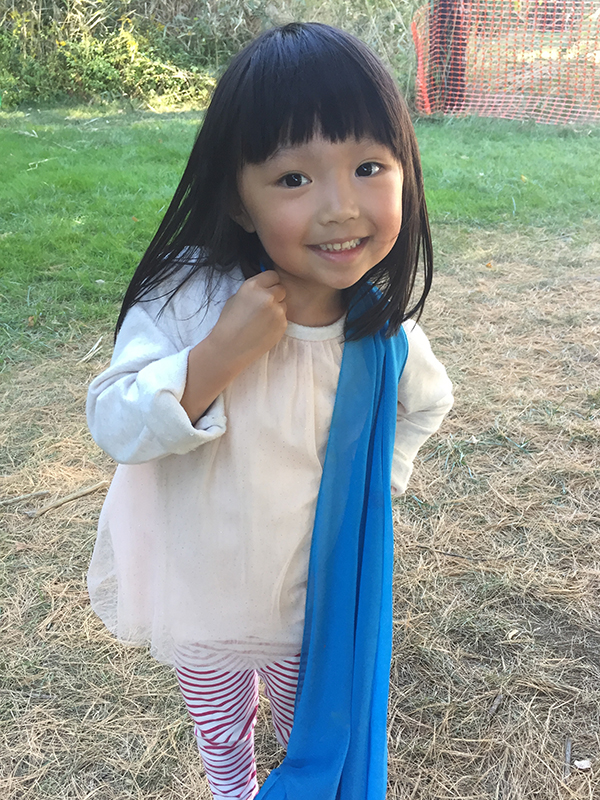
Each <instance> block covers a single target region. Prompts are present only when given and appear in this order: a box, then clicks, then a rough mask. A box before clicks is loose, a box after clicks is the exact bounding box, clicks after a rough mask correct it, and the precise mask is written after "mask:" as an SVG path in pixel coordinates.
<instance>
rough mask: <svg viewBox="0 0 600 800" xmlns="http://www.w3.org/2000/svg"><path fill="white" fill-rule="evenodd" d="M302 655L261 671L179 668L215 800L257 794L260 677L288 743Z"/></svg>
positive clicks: (280, 735)
mask: <svg viewBox="0 0 600 800" xmlns="http://www.w3.org/2000/svg"><path fill="white" fill-rule="evenodd" d="M299 664H300V656H294V657H293V658H287V659H285V660H283V661H279V662H277V663H275V664H269V665H268V666H266V667H263V668H261V669H259V670H245V671H243V672H224V671H221V670H192V669H190V668H189V667H184V666H179V667H177V669H176V674H177V680H178V681H179V687H180V689H181V693H182V694H183V699H184V700H185V704H186V706H187V709H188V711H189V713H190V715H191V717H192V719H193V720H194V723H195V725H194V733H195V735H196V740H197V742H198V749H199V750H200V755H201V756H202V762H203V764H204V769H205V771H206V776H207V778H208V782H209V785H210V788H211V790H212V793H213V795H214V798H215V800H250V798H252V797H254V796H255V795H256V794H257V792H258V784H257V781H256V765H255V762H254V725H255V724H256V713H257V710H258V680H259V677H260V678H262V680H263V682H264V684H265V693H266V695H267V698H268V699H269V702H270V704H271V714H272V717H273V725H274V727H275V734H276V736H277V740H278V741H279V743H280V744H281V745H283V746H284V747H286V746H287V743H288V739H289V738H290V732H291V730H292V723H293V720H294V701H295V698H296V686H297V684H298V667H299Z"/></svg>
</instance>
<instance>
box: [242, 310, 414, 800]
mask: <svg viewBox="0 0 600 800" xmlns="http://www.w3.org/2000/svg"><path fill="white" fill-rule="evenodd" d="M367 297H368V296H367ZM364 301H365V299H363V302H364ZM359 305H363V303H359V304H357V305H356V306H355V310H358V306H359ZM363 307H364V306H363ZM407 354H408V343H407V341H406V334H405V333H404V331H403V330H402V329H401V330H400V333H399V334H398V335H397V336H394V337H391V338H385V335H384V332H383V331H381V332H379V333H378V334H375V335H374V336H369V337H366V338H363V339H359V340H358V341H348V342H346V344H345V345H344V353H343V357H342V365H341V368H340V377H339V382H338V388H337V394H336V398H335V405H334V409H333V416H332V420H331V428H330V432H329V440H328V443H327V453H326V457H325V464H324V467H323V476H322V478H321V486H320V490H319V497H318V500H317V509H316V515H315V524H314V529H313V536H312V546H311V552H310V563H309V572H308V588H307V598H306V616H305V623H304V638H303V643H302V656H301V661H300V679H299V682H298V693H297V697H296V713H295V718H294V725H293V728H292V733H291V737H290V741H289V745H288V751H287V755H286V757H285V760H284V761H283V763H282V764H281V766H280V767H279V768H278V769H275V770H273V772H271V774H270V775H269V777H268V779H267V780H266V782H265V784H264V785H263V787H262V789H261V791H260V792H259V795H258V798H257V800H383V798H385V795H386V786H387V705H388V690H389V673H390V661H391V650H392V569H393V529H392V504H391V491H390V483H391V464H392V455H393V447H394V434H395V430H396V414H397V403H398V381H399V379H400V375H401V374H402V370H403V369H404V364H405V362H406V356H407Z"/></svg>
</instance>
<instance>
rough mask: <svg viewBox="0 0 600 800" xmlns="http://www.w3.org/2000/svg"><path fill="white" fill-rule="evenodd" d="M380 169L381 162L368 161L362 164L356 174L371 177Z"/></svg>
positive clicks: (361, 176) (360, 176)
mask: <svg viewBox="0 0 600 800" xmlns="http://www.w3.org/2000/svg"><path fill="white" fill-rule="evenodd" d="M380 171H381V165H380V164H376V163H375V162H374V161H367V162H366V163H364V164H361V165H360V167H359V168H358V169H357V170H356V174H357V175H358V177H359V178H370V177H371V176H372V175H377V173H378V172H380Z"/></svg>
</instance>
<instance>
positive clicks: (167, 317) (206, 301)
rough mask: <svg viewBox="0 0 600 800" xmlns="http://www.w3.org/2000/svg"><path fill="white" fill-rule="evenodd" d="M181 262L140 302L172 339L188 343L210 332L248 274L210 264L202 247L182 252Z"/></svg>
mask: <svg viewBox="0 0 600 800" xmlns="http://www.w3.org/2000/svg"><path fill="white" fill-rule="evenodd" d="M178 261H179V266H178V268H177V270H176V271H175V272H173V273H172V274H171V275H169V276H168V277H167V278H165V279H164V280H163V281H162V282H161V283H160V285H159V286H157V287H155V288H154V289H153V290H152V291H150V292H149V293H148V294H147V295H146V296H145V297H144V298H143V299H142V300H141V301H139V303H138V305H139V307H140V310H141V311H143V312H145V314H147V315H148V316H149V317H150V318H151V320H152V322H153V323H154V325H156V326H157V327H158V328H160V329H161V330H162V331H163V332H164V333H166V334H167V335H168V336H169V338H175V339H178V340H179V341H180V343H182V344H184V345H185V344H187V343H188V342H190V341H198V340H199V338H204V336H207V335H208V334H209V333H210V331H211V330H212V329H213V327H214V326H215V324H216V322H217V320H218V319H219V316H220V314H221V311H222V309H223V306H224V305H225V303H226V302H227V300H228V299H229V298H230V297H231V296H232V295H234V294H235V293H236V292H237V291H238V289H239V288H240V286H241V285H242V283H243V281H244V277H243V275H242V271H241V269H240V268H239V267H234V268H233V269H231V270H227V271H225V270H222V269H221V268H220V267H219V266H211V265H207V264H206V263H205V258H204V256H203V253H202V251H201V250H200V249H199V248H188V249H186V250H185V251H182V252H181V253H180V255H179V256H178ZM203 262H204V263H203Z"/></svg>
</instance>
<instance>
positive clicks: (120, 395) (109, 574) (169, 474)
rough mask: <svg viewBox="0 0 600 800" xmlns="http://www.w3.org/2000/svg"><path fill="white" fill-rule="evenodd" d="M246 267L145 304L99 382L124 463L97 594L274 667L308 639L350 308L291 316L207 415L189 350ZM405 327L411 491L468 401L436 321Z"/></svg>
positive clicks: (179, 639)
mask: <svg viewBox="0 0 600 800" xmlns="http://www.w3.org/2000/svg"><path fill="white" fill-rule="evenodd" d="M242 280H243V279H242V276H241V273H239V272H236V273H233V274H230V275H224V276H223V277H221V278H219V280H218V282H217V283H216V285H215V286H213V287H212V290H211V292H210V302H209V303H207V302H206V296H205V295H206V285H205V280H204V278H203V277H202V276H201V275H197V276H194V277H193V278H192V279H190V281H188V283H187V284H186V286H185V288H184V289H183V290H181V291H179V292H178V293H177V294H176V295H175V296H174V298H173V300H172V301H171V302H170V303H168V304H167V305H166V307H164V308H163V306H164V298H155V299H153V300H150V301H148V302H142V303H138V304H137V305H135V306H133V308H131V309H130V311H129V312H128V314H127V316H126V318H125V321H124V324H123V327H122V329H121V331H120V333H119V336H118V337H117V342H116V346H115V350H114V355H113V358H112V361H111V364H110V366H109V367H108V369H107V370H105V372H103V373H102V374H101V375H99V376H98V377H97V378H96V379H95V380H94V381H93V383H92V384H91V386H90V390H89V395H88V404H87V414H88V423H89V426H90V430H91V433H92V436H93V437H94V439H95V441H96V442H97V443H98V444H99V445H100V447H101V448H102V449H103V450H105V451H106V452H107V453H108V454H109V455H111V456H112V457H113V458H114V459H115V461H117V462H119V466H118V468H117V471H116V474H115V477H114V479H113V482H112V484H111V487H110V490H109V493H108V495H107V498H106V501H105V504H104V507H103V509H102V513H101V516H100V521H99V530H98V539H97V541H96V546H95V549H94V555H93V558H92V562H91V565H90V570H89V575H88V586H89V591H90V598H91V601H92V605H93V607H94V609H95V611H96V612H97V613H98V614H99V616H100V617H101V618H102V620H103V621H104V622H105V624H106V625H107V627H108V628H109V629H110V630H112V631H113V632H114V633H115V634H116V635H117V636H118V637H119V638H121V639H123V640H125V641H128V642H132V643H139V644H143V643H148V642H149V643H150V645H151V649H152V652H153V654H154V655H155V656H156V657H157V658H158V659H159V660H161V661H165V662H167V663H176V662H179V663H181V662H185V663H189V664H194V665H199V666H203V665H204V666H206V665H209V666H215V665H218V666H220V667H221V668H230V669H244V668H252V667H260V666H262V665H264V664H266V663H269V662H272V661H275V660H277V659H279V658H285V657H287V656H290V655H294V654H296V653H298V652H299V650H300V645H301V640H302V629H303V615H304V600H305V592H306V578H307V571H308V557H309V550H310V538H311V532H312V524H313V519H314V512H315V506H316V500H317V494H318V490H319V484H320V479H321V472H322V466H323V461H324V456H325V449H326V445H327V437H328V433H329V425H330V421H331V415H332V412H333V404H334V400H335V393H336V387H337V380H338V376H339V369H340V364H341V358H342V353H343V347H344V342H343V324H344V321H343V320H340V321H338V322H337V323H334V324H333V325H329V326H327V327H324V328H309V327H304V326H301V325H296V324H294V323H289V324H288V328H287V330H286V333H285V335H284V336H283V338H282V339H281V340H280V341H279V342H278V343H277V344H276V345H275V347H273V348H272V349H271V350H270V351H269V352H268V353H266V354H265V355H264V356H262V357H261V358H259V359H258V360H257V361H256V362H254V363H253V364H251V365H250V366H249V367H248V368H247V369H246V370H244V371H243V372H242V373H241V374H240V375H239V376H238V377H237V378H236V379H235V380H234V381H233V382H232V383H231V384H230V385H229V386H228V387H227V388H226V389H225V391H224V392H223V393H222V394H221V395H220V396H219V397H218V398H217V400H215V402H214V403H213V404H212V406H211V407H210V408H209V409H208V411H207V412H206V413H205V414H204V416H203V417H201V418H200V420H198V422H197V423H196V424H195V425H192V423H191V422H190V420H189V418H188V417H187V414H186V413H185V411H184V410H183V408H182V407H181V405H180V399H181V397H182V395H183V391H184V388H185V382H186V374H187V360H188V353H189V351H190V349H191V348H192V347H193V346H194V345H195V344H196V343H197V342H199V341H201V340H202V339H203V338H205V337H206V336H207V335H208V334H209V333H210V331H211V330H212V328H213V327H214V325H215V323H216V321H217V319H218V317H219V314H220V312H221V310H222V308H223V305H224V303H225V302H226V300H227V299H228V298H229V297H230V296H231V295H232V294H233V293H235V292H236V291H237V289H238V288H239V286H240V285H241V282H242ZM199 309H200V310H199ZM405 330H406V333H407V337H408V344H409V351H408V358H407V362H406V366H405V369H404V372H403V374H402V377H401V379H400V383H399V387H398V423H397V432H396V441H395V448H394V462H393V470H392V482H393V487H392V490H393V492H394V493H395V494H400V493H402V492H403V491H404V490H405V488H406V485H407V483H408V479H409V477H410V474H411V471H412V465H413V460H414V457H415V455H416V453H417V451H418V449H419V447H420V446H421V445H422V444H423V442H424V441H425V440H426V439H427V438H428V437H429V436H430V435H431V434H432V433H434V432H435V431H436V430H437V429H438V427H439V426H440V424H441V422H442V419H443V417H444V415H445V414H446V413H447V412H448V410H449V409H450V407H451V405H452V394H451V384H450V381H449V379H448V377H447V375H446V371H445V369H444V367H443V366H442V365H441V364H440V362H439V361H438V360H437V359H436V358H435V356H434V355H433V353H432V351H431V347H430V345H429V342H428V340H427V338H426V336H425V334H424V333H423V331H422V330H421V328H420V327H419V326H418V325H414V324H413V323H411V322H409V323H406V325H405ZM357 391H360V387H357Z"/></svg>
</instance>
